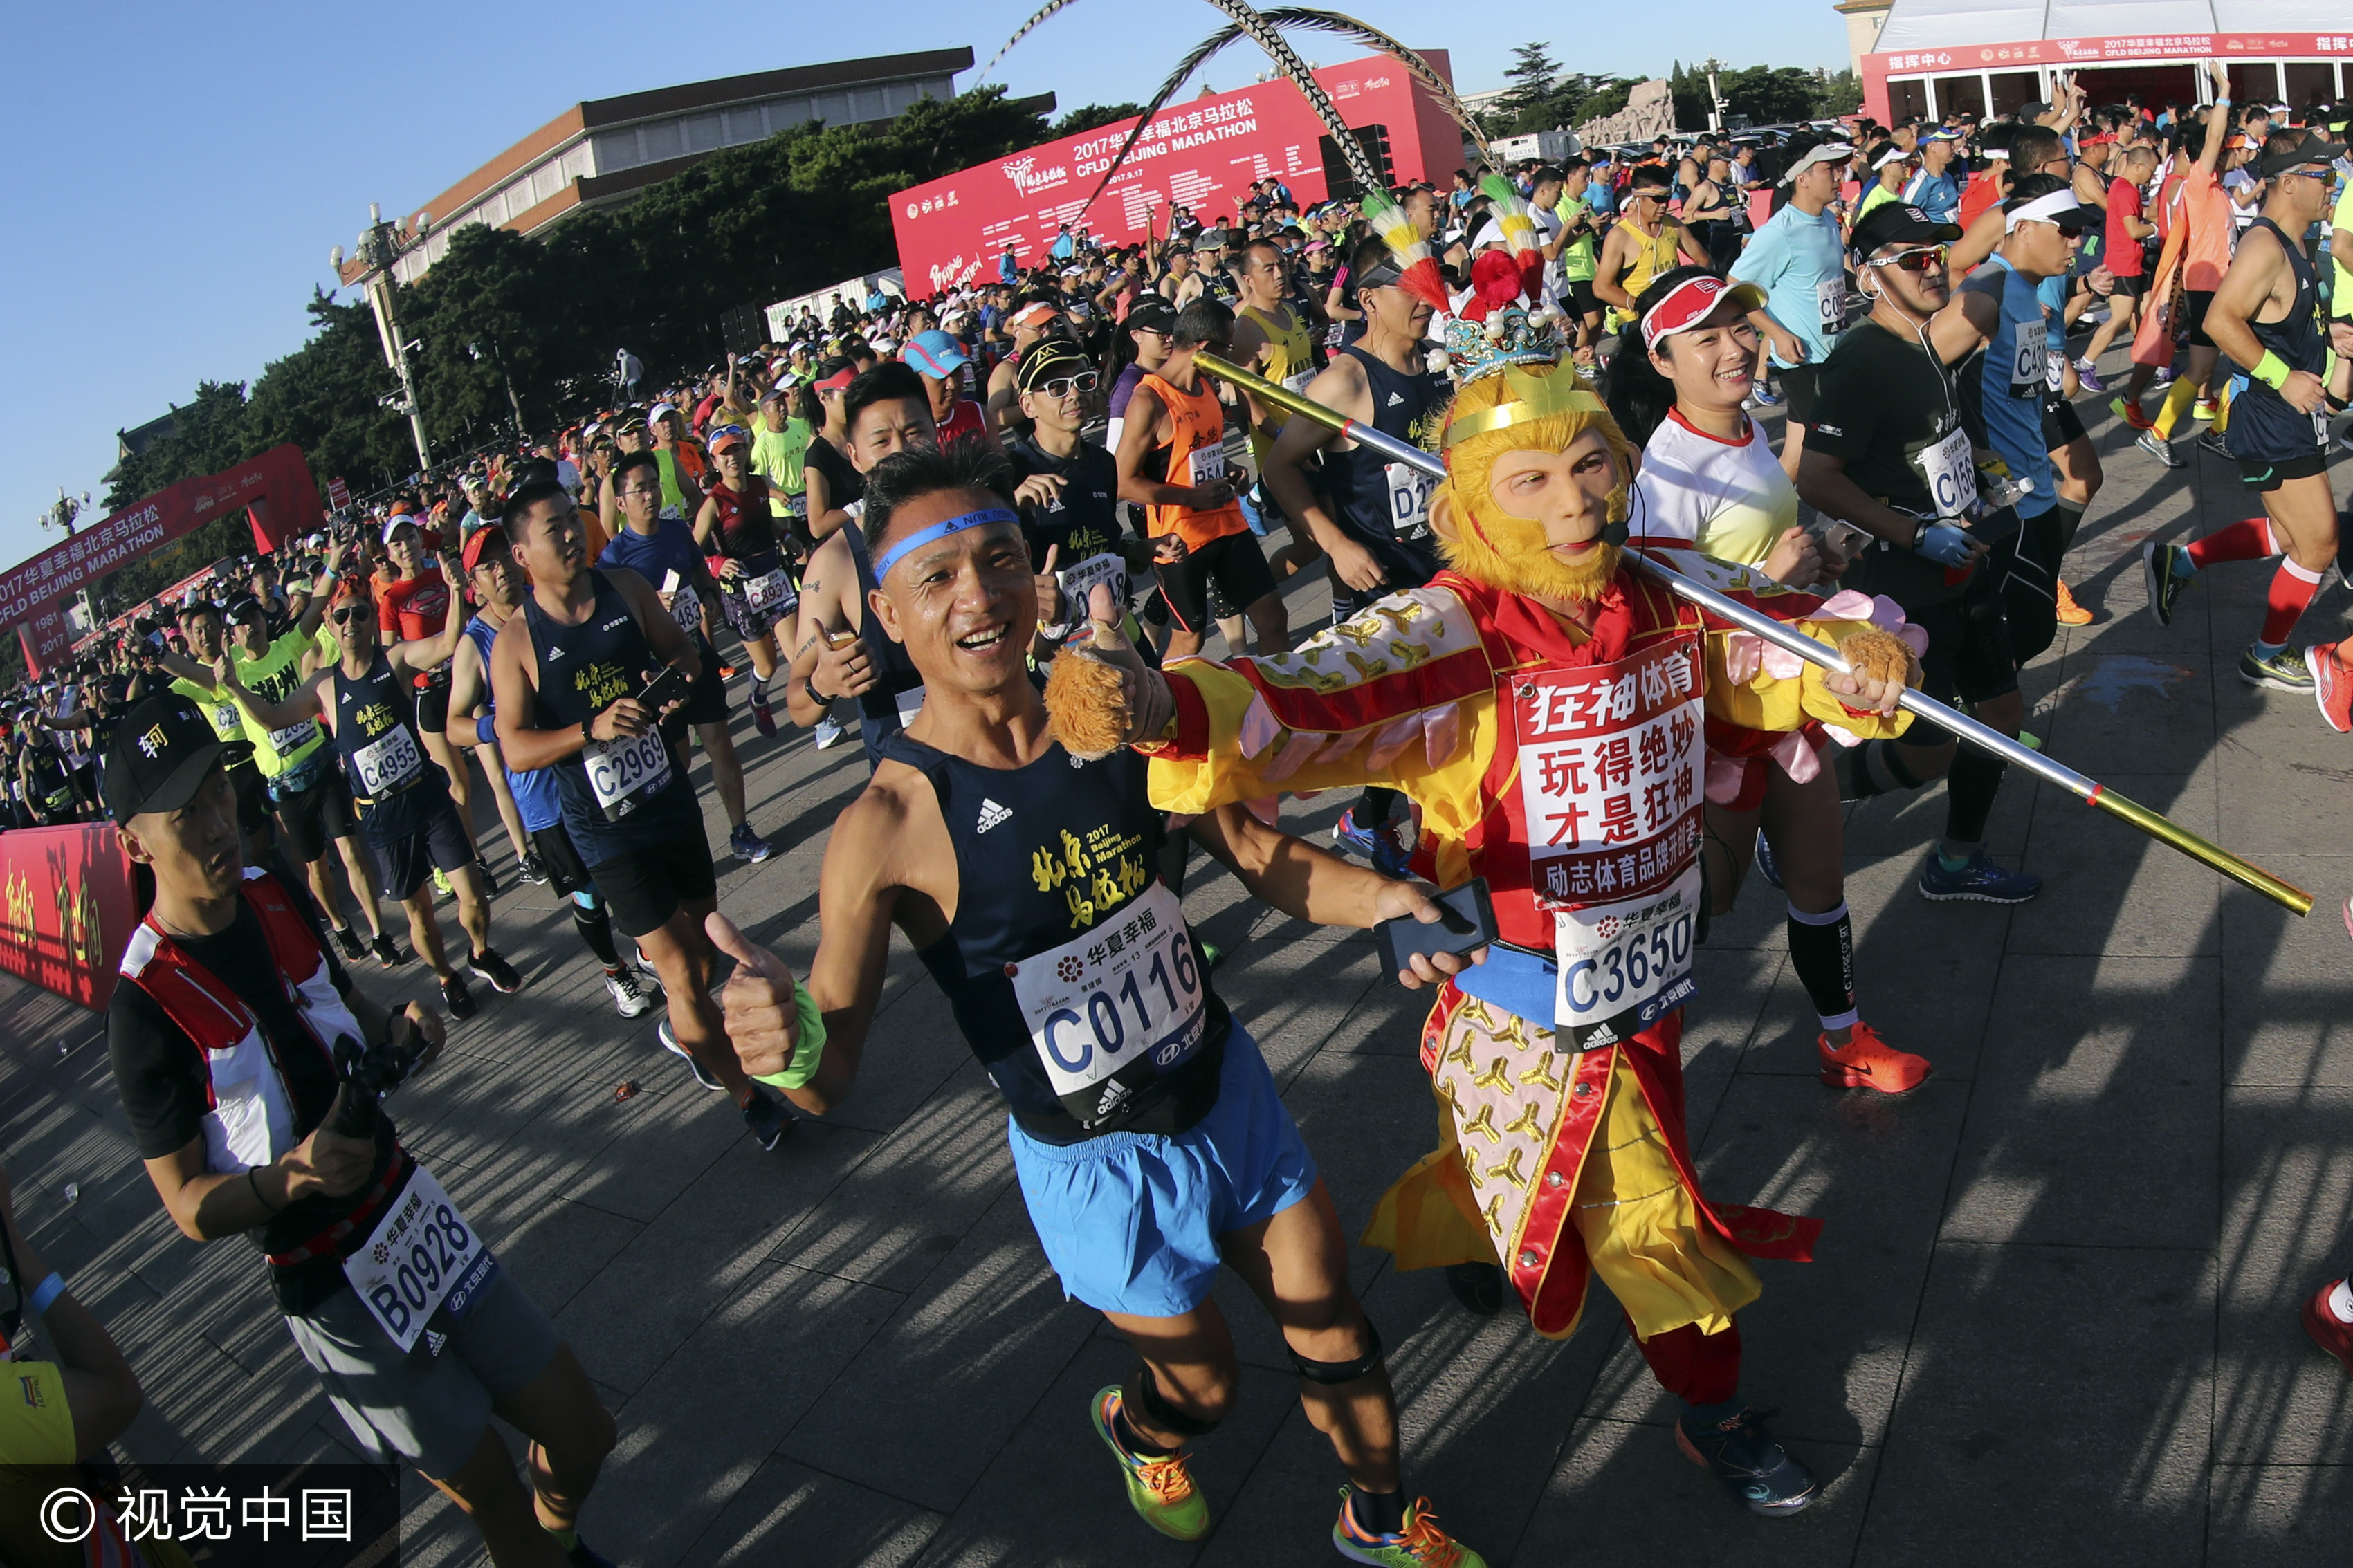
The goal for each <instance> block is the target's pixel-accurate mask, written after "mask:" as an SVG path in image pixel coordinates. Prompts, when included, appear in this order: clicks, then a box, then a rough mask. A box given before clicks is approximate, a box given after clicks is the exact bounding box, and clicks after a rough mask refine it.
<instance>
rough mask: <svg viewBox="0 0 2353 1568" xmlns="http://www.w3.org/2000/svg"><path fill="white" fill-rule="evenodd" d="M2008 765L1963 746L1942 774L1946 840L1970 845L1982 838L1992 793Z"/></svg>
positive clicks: (1991, 808)
mask: <svg viewBox="0 0 2353 1568" xmlns="http://www.w3.org/2000/svg"><path fill="white" fill-rule="evenodd" d="M2009 767H2010V764H2009V763H2005V762H2003V761H2002V760H2001V759H2000V757H1997V756H1995V755H1994V754H1993V753H1991V752H1981V751H1979V750H1978V749H1977V748H1976V747H1975V746H1963V747H1962V748H1961V749H1960V752H1959V754H1958V755H1957V756H1956V757H1954V758H1953V765H1952V768H1951V769H1950V770H1949V771H1948V772H1947V773H1946V774H1945V837H1947V838H1948V839H1951V840H1953V841H1954V842H1956V843H1961V844H1973V843H1977V842H1978V841H1980V840H1982V839H1983V838H1984V837H1985V826H1986V819H1987V818H1988V817H1989V816H1992V815H1993V797H1994V792H1995V791H1997V790H1999V789H2000V788H2001V775H2002V774H2003V773H2005V772H2007V771H2008V770H2009Z"/></svg>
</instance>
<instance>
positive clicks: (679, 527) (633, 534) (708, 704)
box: [596, 452, 774, 865]
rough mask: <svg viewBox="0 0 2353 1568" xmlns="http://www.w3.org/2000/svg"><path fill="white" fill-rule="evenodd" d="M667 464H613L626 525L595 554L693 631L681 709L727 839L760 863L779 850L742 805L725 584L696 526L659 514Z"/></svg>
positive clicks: (632, 457)
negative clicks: (723, 672) (692, 673)
mask: <svg viewBox="0 0 2353 1568" xmlns="http://www.w3.org/2000/svg"><path fill="white" fill-rule="evenodd" d="M660 479H661V470H660V469H659V468H658V467H657V466H656V465H655V463H654V458H653V454H652V453H650V452H631V453H629V454H628V455H627V456H626V457H624V458H621V460H620V461H619V462H618V463H617V464H616V465H615V466H614V468H613V488H614V491H615V493H616V495H617V497H618V499H619V501H620V522H621V526H620V527H619V528H617V529H615V530H614V531H613V538H612V542H610V543H608V544H607V545H606V546H605V551H604V553H603V554H601V555H599V556H597V557H596V564H597V565H599V566H607V567H610V566H626V567H628V569H629V570H630V571H632V572H635V573H636V574H638V576H640V577H643V578H644V579H645V580H646V581H647V582H649V583H650V584H653V585H654V591H655V592H656V593H658V594H659V595H661V600H662V604H663V605H664V606H665V607H666V608H667V609H668V610H669V611H670V618H671V619H673V620H675V621H676V622H678V626H679V629H680V630H681V631H682V632H684V633H685V634H686V635H687V636H688V637H690V638H691V639H692V640H693V642H694V644H695V651H696V652H697V653H699V654H701V655H702V674H701V675H700V676H698V677H696V678H695V682H694V692H693V695H692V696H691V697H689V698H688V699H687V703H686V707H685V709H684V710H682V711H683V713H684V717H685V720H686V721H687V722H688V723H690V724H692V725H693V726H694V732H695V735H696V736H697V737H698V738H699V739H700V740H701V741H702V750H703V754H704V755H706V756H708V757H709V758H710V759H711V779H712V783H713V784H717V785H718V786H719V804H720V805H723V806H724V807H725V808H726V811H727V824H728V828H729V831H728V835H727V847H729V848H731V849H733V851H735V858H737V859H739V860H748V861H751V862H752V863H753V864H754V865H757V864H758V863H759V862H761V861H763V860H765V859H766V858H768V857H769V855H771V854H772V853H774V850H773V848H772V847H771V846H770V845H769V843H768V841H767V840H766V839H765V838H763V837H760V836H759V835H758V834H757V833H754V831H752V825H751V823H750V822H749V821H747V820H746V819H745V815H744V763H743V761H742V759H741V758H739V757H737V756H736V755H735V742H734V738H733V736H732V735H730V734H729V733H728V730H727V688H726V686H725V685H724V683H723V682H722V681H721V679H720V678H719V656H718V654H717V653H716V652H715V651H714V650H713V649H712V642H711V622H712V616H715V615H717V614H718V613H719V612H718V605H719V584H717V583H716V582H714V581H712V576H711V568H710V566H709V565H708V564H706V563H704V561H703V558H702V551H701V550H699V549H697V548H696V547H695V543H694V531H693V530H692V529H691V528H689V527H688V526H687V525H686V524H685V523H684V522H682V521H680V520H679V519H677V518H674V517H663V516H662V515H661V488H660Z"/></svg>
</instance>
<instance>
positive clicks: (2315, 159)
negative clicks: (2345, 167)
mask: <svg viewBox="0 0 2353 1568" xmlns="http://www.w3.org/2000/svg"><path fill="white" fill-rule="evenodd" d="M2344 155H2345V143H2343V142H2331V141H2328V140H2327V139H2326V138H2324V137H2320V136H2311V135H2307V136H2306V137H2305V139H2304V140H2303V141H2301V142H2297V143H2296V144H2295V146H2293V147H2283V148H2281V149H2280V150H2279V151H2278V152H2276V153H2273V152H2269V151H2266V152H2265V153H2263V160H2262V161H2261V162H2260V163H2257V164H2256V165H2255V172H2256V173H2257V174H2261V175H2262V176H2263V178H2264V179H2266V180H2275V179H2277V178H2279V177H2280V176H2281V175H2282V174H2290V173H2293V172H2294V171H2295V170H2297V169H2301V168H2303V167H2305V166H2306V164H2310V163H2318V164H2320V165H2321V166H2322V167H2323V169H2324V170H2325V169H2326V168H2327V165H2328V164H2329V163H2332V162H2334V161H2335V160H2337V159H2338V158H2341V157H2343V156H2344ZM2323 177H2324V178H2325V177H2326V175H2325V174H2324V176H2323Z"/></svg>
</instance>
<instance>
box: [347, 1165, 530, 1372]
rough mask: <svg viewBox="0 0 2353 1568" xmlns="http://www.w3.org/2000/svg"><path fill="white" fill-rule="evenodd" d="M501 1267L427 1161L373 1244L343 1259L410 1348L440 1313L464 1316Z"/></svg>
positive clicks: (385, 1322)
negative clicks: (434, 1174)
mask: <svg viewBox="0 0 2353 1568" xmlns="http://www.w3.org/2000/svg"><path fill="white" fill-rule="evenodd" d="M498 1275H499V1264H498V1259H497V1258H493V1257H492V1256H491V1251H490V1248H488V1247H484V1246H483V1245H482V1238H481V1237H479V1236H477V1235H476V1234H475V1233H474V1228H473V1227H472V1226H470V1225H468V1224H467V1223H466V1221H465V1219H464V1217H463V1216H462V1215H459V1213H458V1206H457V1205H455V1204H453V1203H451V1202H450V1201H449V1194H448V1193H446V1192H444V1191H442V1190H441V1184H440V1183H439V1182H438V1181H435V1180H434V1179H433V1173H432V1172H430V1171H428V1170H427V1169H426V1168H425V1167H424V1166H422V1165H419V1166H417V1168H416V1170H415V1172H414V1173H412V1174H411V1175H410V1176H409V1178H408V1185H407V1186H406V1187H405V1188H403V1189H402V1190H401V1194H400V1195H399V1196H398V1197H397V1198H396V1199H395V1200H393V1204H392V1206H391V1208H390V1209H389V1210H388V1211H387V1212H386V1213H385V1215H384V1216H383V1217H382V1218H381V1219H379V1220H377V1222H376V1226H375V1231H374V1232H373V1233H372V1234H371V1235H370V1236H369V1237H368V1238H367V1241H366V1242H365V1244H364V1245H363V1246H362V1247H360V1248H359V1250H358V1251H356V1252H354V1253H353V1254H352V1255H351V1256H350V1257H349V1258H344V1259H343V1278H344V1279H348V1280H349V1281H351V1287H352V1289H353V1291H354V1292H356V1293H357V1294H358V1296H359V1299H360V1300H362V1301H364V1302H365V1303H367V1310H368V1315H369V1316H371V1317H373V1318H374V1319H375V1321H376V1322H377V1324H378V1325H379V1326H380V1327H381V1328H382V1329H383V1330H384V1331H385V1333H386V1334H388V1335H390V1336H391V1337H392V1342H393V1343H394V1344H396V1345H397V1346H399V1347H400V1349H401V1351H402V1352H403V1353H406V1352H407V1351H408V1350H409V1348H410V1347H411V1346H413V1345H415V1344H416V1343H417V1335H419V1334H421V1333H423V1332H424V1331H425V1325H426V1322H427V1320H428V1319H430V1318H432V1317H433V1316H434V1314H435V1313H437V1312H446V1313H447V1314H448V1317H449V1319H450V1320H452V1321H462V1320H463V1319H464V1318H465V1317H466V1315H467V1314H468V1313H470V1312H471V1311H472V1310H474V1308H475V1306H476V1305H477V1304H478V1303H479V1302H480V1300H481V1299H482V1292H483V1291H484V1290H486V1289H489V1287H490V1285H491V1281H492V1280H494V1279H497V1278H498Z"/></svg>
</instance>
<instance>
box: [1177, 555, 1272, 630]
mask: <svg viewBox="0 0 2353 1568" xmlns="http://www.w3.org/2000/svg"><path fill="white" fill-rule="evenodd" d="M1153 571H1154V572H1155V573H1156V574H1158V575H1159V578H1160V592H1161V594H1162V595H1163V596H1164V597H1166V599H1167V601H1168V613H1169V615H1170V616H1174V617H1175V618H1176V625H1177V626H1178V628H1179V629H1181V630H1184V631H1187V632H1191V633H1193V634H1194V635H1195V636H1197V637H1198V636H1201V635H1204V634H1206V633H1207V632H1208V629H1209V619H1210V617H1209V584H1210V582H1211V581H1212V580H1214V581H1215V582H1216V583H1217V584H1218V586H1219V588H1220V589H1221V590H1222V591H1223V592H1224V594H1225V596H1226V603H1227V604H1229V605H1232V606H1233V607H1234V609H1235V610H1236V611H1237V612H1240V611H1246V610H1248V609H1249V608H1250V606H1251V605H1255V604H1257V603H1258V602H1259V601H1260V600H1261V599H1263V598H1265V597H1266V596H1267V595H1269V594H1271V593H1273V592H1274V591H1275V586H1274V572H1273V570H1272V569H1271V568H1270V567H1269V566H1268V565H1267V563H1266V552H1264V551H1262V550H1261V549H1260V548H1259V545H1258V536H1257V535H1256V534H1252V533H1229V534H1227V535H1226V536H1225V537H1224V538H1222V539H1212V540H1211V541H1209V542H1208V543H1207V544H1204V545H1200V546H1198V547H1197V548H1195V549H1194V550H1192V551H1190V552H1187V554H1186V556H1185V559H1184V560H1182V561H1179V562H1177V563H1176V564H1175V565H1173V566H1155V567H1154V568H1153Z"/></svg>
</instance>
